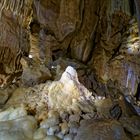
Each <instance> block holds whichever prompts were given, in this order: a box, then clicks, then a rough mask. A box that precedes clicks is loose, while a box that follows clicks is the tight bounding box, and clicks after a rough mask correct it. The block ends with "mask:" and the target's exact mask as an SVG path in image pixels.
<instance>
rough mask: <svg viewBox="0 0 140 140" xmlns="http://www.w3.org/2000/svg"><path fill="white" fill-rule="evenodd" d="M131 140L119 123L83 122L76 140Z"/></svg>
mask: <svg viewBox="0 0 140 140" xmlns="http://www.w3.org/2000/svg"><path fill="white" fill-rule="evenodd" d="M86 139H87V140H98V139H103V140H121V139H122V140H129V139H128V138H127V136H126V134H125V132H124V130H123V128H122V127H121V125H120V124H119V123H118V122H117V121H111V120H110V121H102V120H88V121H83V122H82V124H81V126H80V128H79V130H78V134H77V136H76V137H75V140H86Z"/></svg>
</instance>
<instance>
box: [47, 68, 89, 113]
mask: <svg viewBox="0 0 140 140" xmlns="http://www.w3.org/2000/svg"><path fill="white" fill-rule="evenodd" d="M91 94H92V93H91V92H89V91H88V90H87V89H86V88H85V87H84V86H83V85H82V84H80V82H79V81H78V76H77V72H76V70H75V69H74V68H73V67H71V66H68V67H67V68H66V70H65V72H64V73H63V74H62V76H61V78H60V80H59V81H55V82H53V83H52V84H51V86H50V87H49V93H48V101H49V102H48V104H49V107H50V108H53V109H65V110H67V111H70V110H71V109H72V110H75V111H79V109H78V106H77V103H78V102H79V101H80V100H81V98H82V99H85V100H86V99H88V98H89V97H90V96H91Z"/></svg>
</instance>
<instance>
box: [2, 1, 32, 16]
mask: <svg viewBox="0 0 140 140" xmlns="http://www.w3.org/2000/svg"><path fill="white" fill-rule="evenodd" d="M26 3H27V2H26V1H25V0H1V1H0V16H1V15H2V11H3V9H6V10H10V11H11V12H13V13H14V14H16V15H18V16H19V15H20V14H22V13H24V14H27V13H28V12H27V9H28V8H29V6H28V5H27V4H26Z"/></svg>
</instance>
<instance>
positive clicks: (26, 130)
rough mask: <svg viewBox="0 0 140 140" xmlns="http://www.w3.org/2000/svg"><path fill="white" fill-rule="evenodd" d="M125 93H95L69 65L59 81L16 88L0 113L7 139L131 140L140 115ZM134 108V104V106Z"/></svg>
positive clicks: (0, 129)
mask: <svg viewBox="0 0 140 140" xmlns="http://www.w3.org/2000/svg"><path fill="white" fill-rule="evenodd" d="M130 106H131V104H129V105H128V103H126V101H125V100H124V97H123V96H122V94H120V95H119V96H118V97H116V99H115V98H114V100H113V98H112V97H111V96H100V95H97V94H95V93H94V94H93V93H92V92H91V91H89V90H88V89H87V88H86V87H85V86H84V85H83V84H81V83H80V82H79V80H78V74H77V72H76V70H75V69H74V68H73V67H71V66H68V67H67V68H66V70H65V71H64V72H63V74H62V76H61V78H60V79H59V80H57V81H48V82H46V83H44V84H39V85H35V86H33V87H28V88H25V87H19V88H17V89H16V90H15V91H14V92H13V94H12V96H11V97H10V99H9V100H8V101H7V102H6V104H5V105H4V107H3V108H2V109H1V112H0V138H2V139H4V140H9V139H10V138H11V139H12V140H15V139H17V140H18V139H20V140H30V139H33V140H59V139H60V140H61V139H62V140H85V138H87V140H93V139H104V140H108V139H112V140H120V139H123V140H129V139H131V138H138V136H140V127H139V126H140V117H139V116H138V115H137V114H136V112H134V109H130ZM131 107H132V106H131Z"/></svg>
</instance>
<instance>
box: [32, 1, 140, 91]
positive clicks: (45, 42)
mask: <svg viewBox="0 0 140 140" xmlns="http://www.w3.org/2000/svg"><path fill="white" fill-rule="evenodd" d="M34 6H35V8H34V20H33V24H36V23H37V24H36V28H38V30H39V31H38V34H36V33H35V30H36V28H33V29H32V30H33V32H34V34H32V35H33V36H32V38H34V41H33V42H34V44H38V49H39V54H38V57H40V58H41V60H42V61H43V62H44V63H45V64H49V63H50V62H52V61H55V60H57V59H58V58H60V57H65V58H66V57H68V58H71V59H76V60H78V61H79V62H82V63H84V64H86V65H88V66H89V68H91V69H92V70H93V71H94V73H95V74H96V77H97V79H98V81H100V82H102V83H104V84H107V83H108V81H109V80H111V81H113V82H116V83H117V84H118V86H120V87H121V88H122V89H123V88H129V90H130V92H132V93H135V92H136V87H137V84H138V82H139V78H138V75H139V62H138V61H137V60H138V58H139V39H138V25H137V21H136V9H135V5H134V1H132V0H118V1H115V0H94V1H93V0H76V1H75V0H70V1H67V0H61V1H53V0H47V1H43V0H41V1H36V0H35V1H34ZM34 21H35V22H34ZM32 27H33V26H32ZM35 42H36V43H35ZM36 46H37V45H36ZM31 50H32V49H31ZM32 54H33V53H32Z"/></svg>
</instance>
